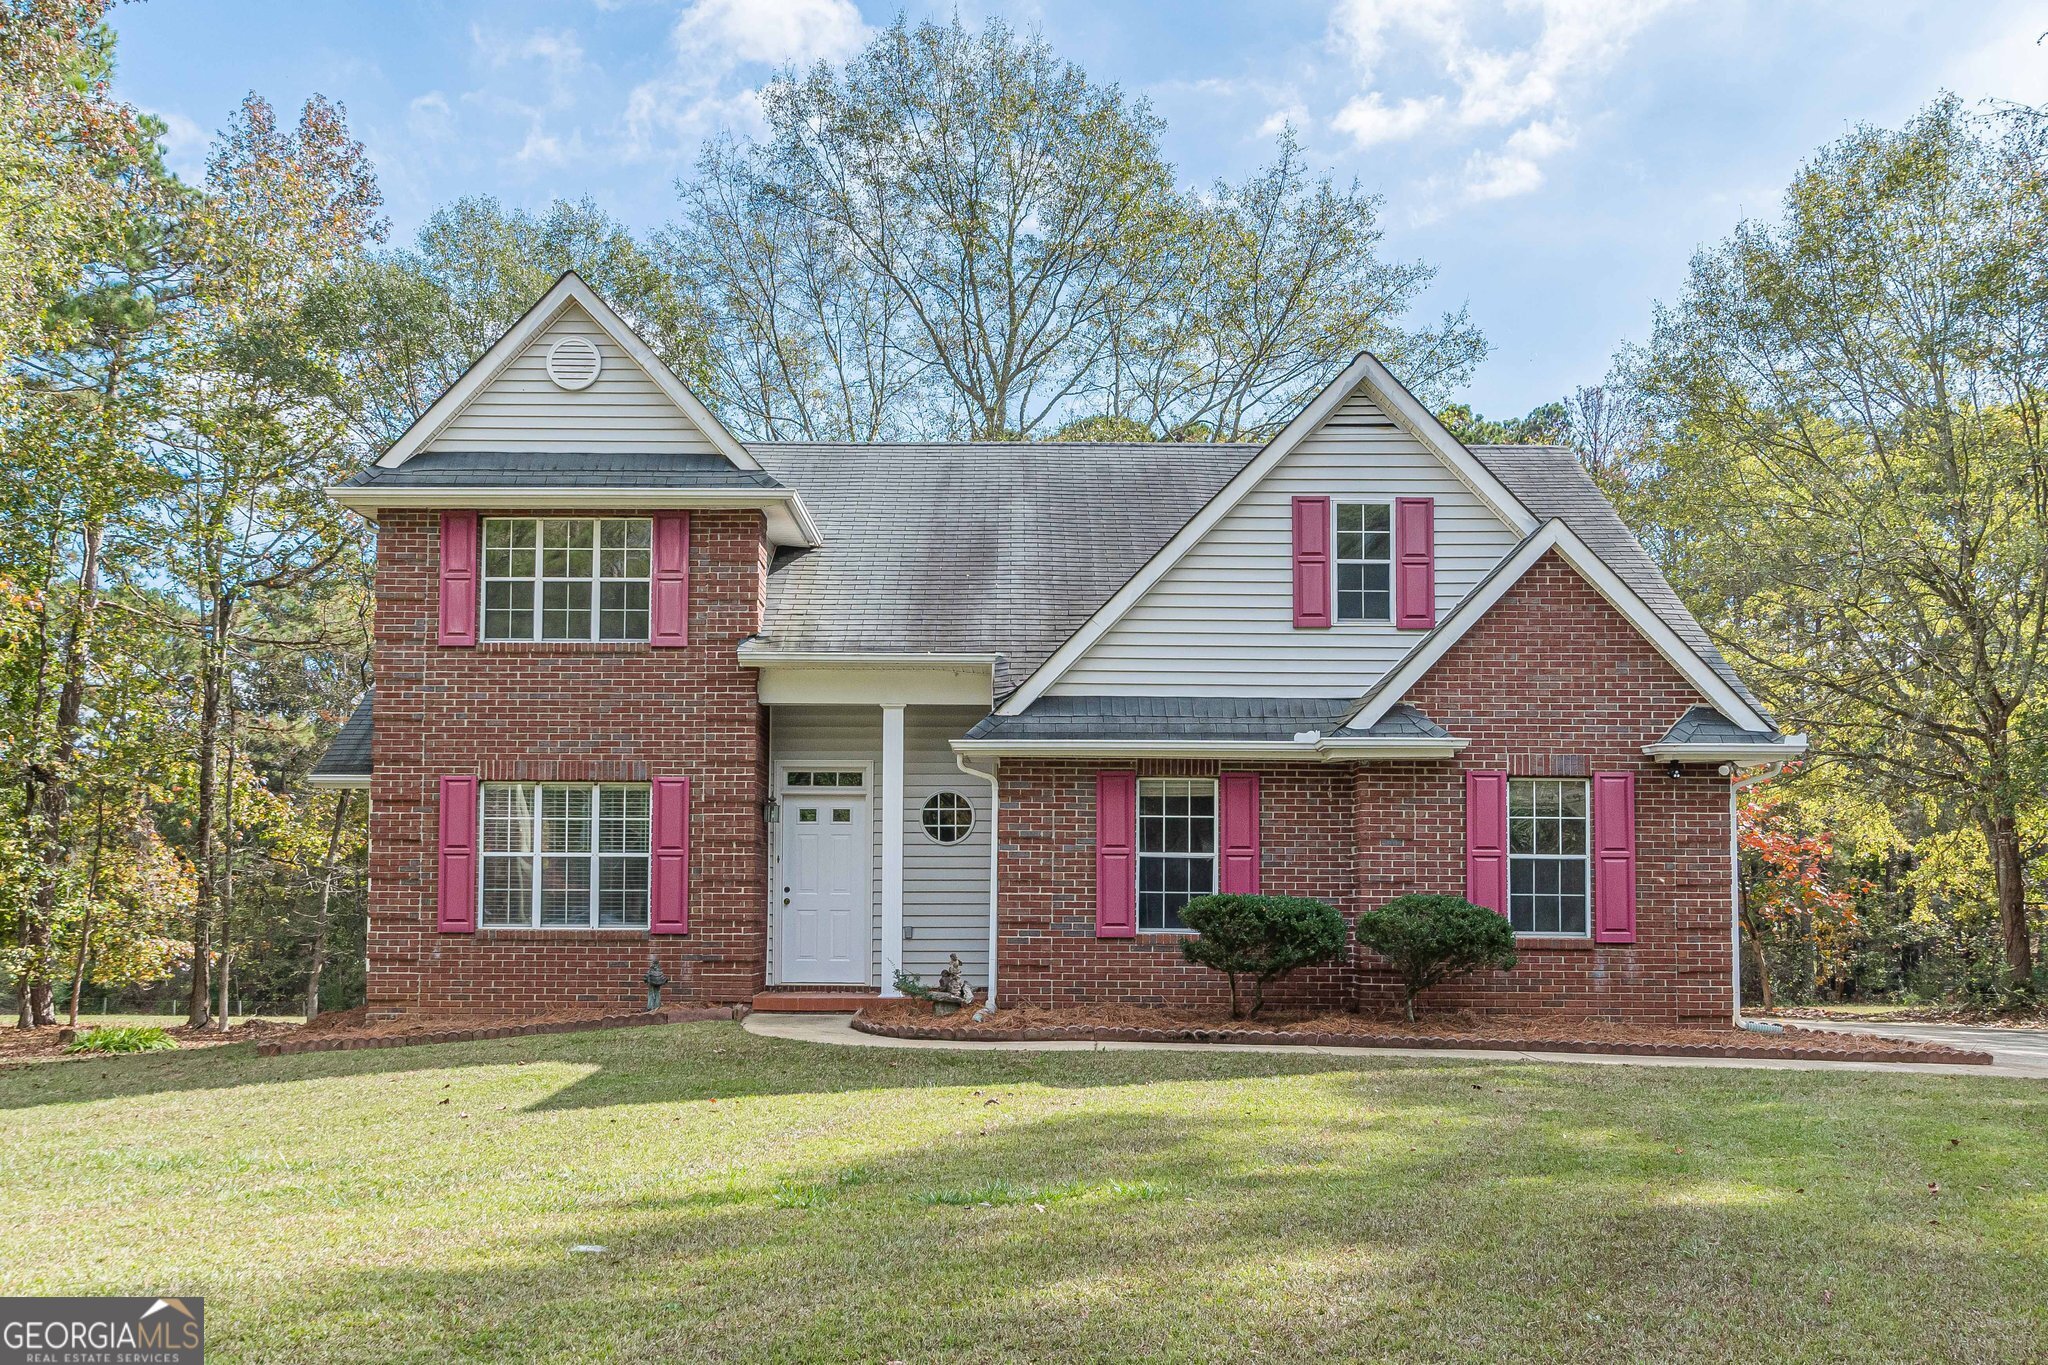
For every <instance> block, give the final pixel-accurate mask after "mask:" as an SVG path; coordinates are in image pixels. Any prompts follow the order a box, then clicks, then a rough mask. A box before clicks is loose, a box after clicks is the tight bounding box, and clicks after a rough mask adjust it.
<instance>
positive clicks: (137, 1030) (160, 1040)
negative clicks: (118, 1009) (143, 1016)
mask: <svg viewBox="0 0 2048 1365" xmlns="http://www.w3.org/2000/svg"><path fill="white" fill-rule="evenodd" d="M177 1046H178V1045H177V1044H176V1043H175V1042H173V1041H172V1040H171V1035H170V1034H168V1033H165V1032H164V1031H163V1030H162V1029H160V1028H156V1027H154V1026H152V1025H149V1024H116V1025H114V1026H112V1027H110V1028H96V1029H94V1030H93V1031H92V1032H91V1033H81V1034H80V1035H78V1037H76V1038H73V1039H72V1040H71V1041H70V1042H68V1043H66V1044H65V1045H64V1050H65V1051H66V1052H167V1051H170V1050H172V1049H175V1048H176V1047H177Z"/></svg>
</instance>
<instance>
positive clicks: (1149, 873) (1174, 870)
mask: <svg viewBox="0 0 2048 1365" xmlns="http://www.w3.org/2000/svg"><path fill="white" fill-rule="evenodd" d="M1215 889H1216V783H1215V781H1214V780H1213V779H1210V778H1185V777H1146V778H1140V779H1139V781H1138V928H1139V929H1140V930H1141V931H1144V932H1147V933H1157V932H1164V931H1171V930H1185V929H1186V928H1187V925H1186V924H1185V923H1183V922H1182V920H1181V917H1180V912H1181V907H1183V906H1185V905H1186V904H1187V903H1188V902H1189V901H1191V900H1193V899H1194V898H1195V897H1197V896H1206V895H1208V894H1209V893H1210V892H1212V891H1214V890H1215Z"/></svg>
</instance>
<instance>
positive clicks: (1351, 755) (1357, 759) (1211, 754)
mask: <svg viewBox="0 0 2048 1365" xmlns="http://www.w3.org/2000/svg"><path fill="white" fill-rule="evenodd" d="M1471 742H1472V741H1471V740H1469V739H1460V738H1456V737H1452V738H1449V739H1336V738H1327V739H1325V738H1317V739H1313V740H1309V739H1304V740H1302V741H1300V742H1299V743H1294V744H1279V743H1271V742H1267V741H1261V740H1239V739H956V740H953V741H952V745H953V752H954V753H956V754H964V755H968V756H972V755H975V754H989V755H992V756H995V757H999V758H1104V759H1108V758H1222V759H1236V760H1239V761H1240V762H1247V763H1259V762H1266V763H1369V762H1372V761H1374V760H1385V761H1393V760H1410V759H1430V758H1455V757H1456V756H1457V755H1458V754H1459V753H1460V752H1461V751H1462V750H1463V749H1464V748H1465V746H1466V745H1468V744H1470V743H1471Z"/></svg>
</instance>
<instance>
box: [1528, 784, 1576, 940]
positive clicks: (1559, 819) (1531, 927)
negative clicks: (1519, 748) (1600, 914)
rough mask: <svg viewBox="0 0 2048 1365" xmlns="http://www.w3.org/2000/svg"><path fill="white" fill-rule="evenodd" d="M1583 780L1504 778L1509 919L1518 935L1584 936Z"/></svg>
mask: <svg viewBox="0 0 2048 1365" xmlns="http://www.w3.org/2000/svg"><path fill="white" fill-rule="evenodd" d="M1588 824H1589V822H1588V820H1587V796H1586V784H1585V782H1583V781H1580V780H1558V779H1554V778H1522V777H1518V778H1514V779H1512V780H1511V781H1509V783H1508V922H1509V923H1510V924H1512V925H1513V926H1514V930H1515V932H1516V933H1518V934H1576V935H1584V934H1585V933H1586V932H1587V926H1588V924H1589V923H1590V922H1591V918H1592V917H1591V915H1590V914H1589V910H1590V897H1589V896H1588V894H1587V892H1588V887H1589V885H1590V879H1589V877H1588V871H1589V869H1588V867H1587V855H1586V849H1587V846H1588V842H1589V840H1588V838H1587V836H1588V834H1589V833H1590V830H1589V828H1588Z"/></svg>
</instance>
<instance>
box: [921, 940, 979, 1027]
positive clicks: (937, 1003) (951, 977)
mask: <svg viewBox="0 0 2048 1365" xmlns="http://www.w3.org/2000/svg"><path fill="white" fill-rule="evenodd" d="M931 1002H932V1013H934V1014H940V1015H946V1014H951V1013H953V1012H954V1011H955V1010H958V1009H959V1008H960V1007H961V1006H962V1005H971V1004H973V1003H974V987H973V985H972V984H971V983H969V981H968V980H967V972H966V970H965V969H964V967H963V965H962V963H961V961H960V955H959V954H958V953H954V954H952V955H951V956H950V957H949V958H948V960H947V964H946V970H944V971H942V972H940V973H939V984H938V986H937V987H936V988H935V989H934V990H933V991H932V993H931Z"/></svg>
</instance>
